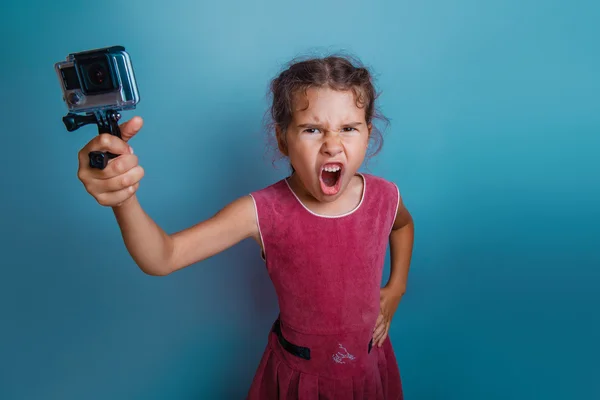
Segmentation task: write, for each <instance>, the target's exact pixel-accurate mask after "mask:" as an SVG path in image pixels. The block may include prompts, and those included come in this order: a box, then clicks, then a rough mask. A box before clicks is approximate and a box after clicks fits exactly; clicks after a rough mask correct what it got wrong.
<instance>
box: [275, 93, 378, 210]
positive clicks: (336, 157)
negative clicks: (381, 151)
mask: <svg viewBox="0 0 600 400" xmlns="http://www.w3.org/2000/svg"><path fill="white" fill-rule="evenodd" d="M293 104H294V111H293V118H292V120H291V122H290V125H289V126H288V129H287V131H286V132H285V133H282V132H278V135H277V138H278V142H279V149H280V150H281V151H282V152H283V154H285V155H286V156H288V157H289V159H290V162H291V164H292V166H293V167H294V170H295V174H296V175H297V177H298V181H299V183H300V184H301V185H302V186H303V189H304V190H305V191H306V192H307V194H309V195H311V196H312V197H314V198H315V199H316V200H319V201H325V202H330V201H333V200H335V199H337V198H338V197H339V196H340V195H341V194H342V193H343V192H344V190H345V189H346V187H347V186H348V184H349V182H350V180H351V179H352V178H353V177H354V175H355V174H356V172H357V171H358V169H359V168H360V166H361V165H362V162H363V160H364V158H365V154H366V151H367V146H368V142H369V135H370V133H371V126H370V125H369V126H367V121H366V120H365V110H364V108H359V107H358V106H357V104H356V99H355V97H354V93H353V92H352V91H343V92H342V91H337V90H333V89H330V88H310V89H308V90H307V91H306V96H305V95H304V93H302V92H301V93H297V94H296V95H295V97H294V102H293Z"/></svg>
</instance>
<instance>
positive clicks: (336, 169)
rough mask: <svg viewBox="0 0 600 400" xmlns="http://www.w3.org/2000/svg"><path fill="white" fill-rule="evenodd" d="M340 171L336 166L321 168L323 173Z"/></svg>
mask: <svg viewBox="0 0 600 400" xmlns="http://www.w3.org/2000/svg"><path fill="white" fill-rule="evenodd" d="M340 169H341V168H340V167H339V166H338V165H336V166H333V167H325V168H323V171H327V172H338V171H339V170H340Z"/></svg>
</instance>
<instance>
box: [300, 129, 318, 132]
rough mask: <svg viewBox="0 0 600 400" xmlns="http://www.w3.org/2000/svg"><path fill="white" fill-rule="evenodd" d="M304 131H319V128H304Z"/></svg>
mask: <svg viewBox="0 0 600 400" xmlns="http://www.w3.org/2000/svg"><path fill="white" fill-rule="evenodd" d="M302 132H306V133H317V132H318V129H317V128H306V129H305V130H303V131H302Z"/></svg>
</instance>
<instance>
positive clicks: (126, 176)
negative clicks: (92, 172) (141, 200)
mask: <svg viewBox="0 0 600 400" xmlns="http://www.w3.org/2000/svg"><path fill="white" fill-rule="evenodd" d="M143 177H144V169H143V168H142V167H141V166H140V165H136V166H135V167H133V168H131V169H130V170H128V171H126V172H125V173H123V174H120V175H117V176H114V177H112V178H109V179H102V180H100V179H95V180H94V181H92V183H91V184H90V185H89V187H88V189H89V190H90V191H91V192H94V193H96V195H99V194H102V193H108V192H117V191H119V190H121V189H126V188H128V187H129V186H132V185H135V184H137V183H139V182H140V180H141V179H142V178H143Z"/></svg>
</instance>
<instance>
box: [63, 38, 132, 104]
mask: <svg viewBox="0 0 600 400" xmlns="http://www.w3.org/2000/svg"><path fill="white" fill-rule="evenodd" d="M54 69H55V70H56V74H57V76H58V79H59V81H60V83H61V87H62V93H63V101H64V102H65V103H66V105H67V107H68V109H69V112H70V113H90V114H92V113H93V114H99V113H102V112H103V111H106V110H114V111H119V110H131V109H134V108H135V107H136V105H137V103H138V102H139V100H140V96H139V92H138V88H137V83H136V80H135V74H134V72H133V66H132V64H131V58H130V56H129V54H128V53H127V52H126V51H125V47H123V46H111V47H104V48H100V49H94V50H88V51H83V52H78V53H71V54H69V55H68V56H67V58H66V60H65V61H61V62H57V63H56V64H55V65H54Z"/></svg>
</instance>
